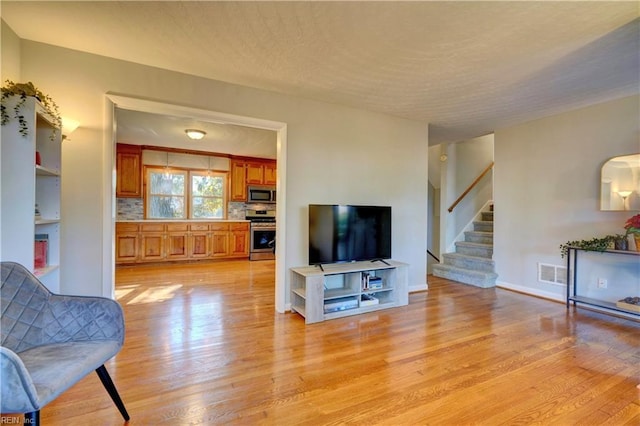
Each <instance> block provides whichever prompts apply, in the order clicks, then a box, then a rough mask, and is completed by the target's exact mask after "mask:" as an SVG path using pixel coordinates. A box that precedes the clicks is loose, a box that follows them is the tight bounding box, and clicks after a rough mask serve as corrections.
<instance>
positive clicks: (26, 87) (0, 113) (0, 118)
mask: <svg viewBox="0 0 640 426" xmlns="http://www.w3.org/2000/svg"><path fill="white" fill-rule="evenodd" d="M11 96H20V100H19V101H18V102H17V103H16V105H15V106H14V107H13V114H11V115H10V114H9V111H7V106H6V101H7V100H8V99H9V98H10V97H11ZM29 96H31V97H34V98H36V99H37V100H38V101H39V102H40V103H41V104H42V106H43V108H44V109H45V111H47V113H48V114H49V115H51V117H53V120H54V124H55V125H56V127H57V128H58V129H61V128H62V117H60V112H59V111H58V105H57V104H56V103H55V101H54V100H53V99H52V98H51V96H49V95H47V94H45V93H43V92H42V91H40V89H38V88H37V87H36V86H35V85H34V84H33V83H32V82H28V83H14V82H13V81H11V80H6V81H5V85H4V86H2V101H1V102H0V123H1V124H2V125H3V126H4V125H5V124H7V123H9V121H11V119H16V120H18V128H19V132H20V134H21V135H22V136H27V135H28V134H29V126H28V125H27V120H26V119H25V118H24V115H23V114H22V107H23V106H24V103H25V101H26V99H27V97H29ZM55 135H56V132H55V131H54V132H53V133H52V135H51V139H54V138H55Z"/></svg>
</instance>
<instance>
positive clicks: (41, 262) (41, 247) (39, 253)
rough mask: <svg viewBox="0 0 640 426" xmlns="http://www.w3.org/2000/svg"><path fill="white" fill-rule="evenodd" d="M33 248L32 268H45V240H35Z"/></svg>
mask: <svg viewBox="0 0 640 426" xmlns="http://www.w3.org/2000/svg"><path fill="white" fill-rule="evenodd" d="M34 247H35V253H34V254H35V257H34V267H35V268H36V269H38V268H44V267H46V266H47V241H45V240H36V241H35V243H34Z"/></svg>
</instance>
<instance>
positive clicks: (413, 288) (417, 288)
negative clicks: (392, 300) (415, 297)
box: [409, 283, 429, 293]
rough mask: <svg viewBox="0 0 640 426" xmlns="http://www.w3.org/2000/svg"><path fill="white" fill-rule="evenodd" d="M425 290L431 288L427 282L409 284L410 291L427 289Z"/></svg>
mask: <svg viewBox="0 0 640 426" xmlns="http://www.w3.org/2000/svg"><path fill="white" fill-rule="evenodd" d="M425 290H429V284H427V283H424V284H419V285H410V286H409V293H416V292H418V291H425Z"/></svg>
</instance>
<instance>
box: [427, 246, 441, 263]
mask: <svg viewBox="0 0 640 426" xmlns="http://www.w3.org/2000/svg"><path fill="white" fill-rule="evenodd" d="M427 254H428V255H429V256H431V257H433V258H434V259H435V260H436V262H438V263H440V259H438V257H437V256H436V255H435V254H433V253H431V250H429V249H427Z"/></svg>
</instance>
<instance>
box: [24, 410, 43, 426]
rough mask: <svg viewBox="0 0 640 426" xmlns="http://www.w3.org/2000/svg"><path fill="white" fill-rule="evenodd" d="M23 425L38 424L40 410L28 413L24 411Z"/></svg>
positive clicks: (31, 425)
mask: <svg viewBox="0 0 640 426" xmlns="http://www.w3.org/2000/svg"><path fill="white" fill-rule="evenodd" d="M23 424H24V425H25V426H27V425H29V426H39V425H40V410H38V411H32V412H30V413H24V423H23Z"/></svg>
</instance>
